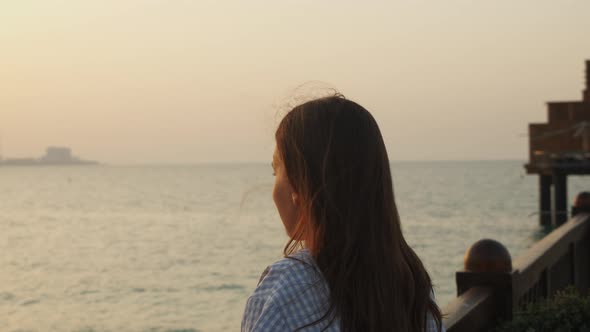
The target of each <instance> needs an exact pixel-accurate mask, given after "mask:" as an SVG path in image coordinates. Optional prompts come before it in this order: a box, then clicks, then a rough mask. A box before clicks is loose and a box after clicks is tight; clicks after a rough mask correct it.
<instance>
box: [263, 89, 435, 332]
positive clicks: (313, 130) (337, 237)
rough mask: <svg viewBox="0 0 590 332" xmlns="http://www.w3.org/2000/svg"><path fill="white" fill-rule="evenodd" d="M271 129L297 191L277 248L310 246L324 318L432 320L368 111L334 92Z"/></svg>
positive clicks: (401, 324) (405, 323) (356, 326)
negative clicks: (290, 222) (323, 285)
mask: <svg viewBox="0 0 590 332" xmlns="http://www.w3.org/2000/svg"><path fill="white" fill-rule="evenodd" d="M275 138H276V143H277V150H278V152H279V156H280V158H282V160H283V163H284V165H285V170H286V173H287V177H288V178H289V182H290V183H291V185H292V187H293V189H294V191H295V192H296V193H297V194H298V197H299V199H298V200H297V202H298V204H299V211H300V215H299V218H298V222H297V225H296V228H295V231H294V232H293V234H292V235H291V239H290V241H289V243H287V245H286V246H285V251H284V253H285V255H286V256H288V255H290V254H291V253H293V251H295V250H296V249H297V248H298V247H300V246H305V247H307V248H309V250H310V252H311V254H312V256H313V257H314V259H315V262H316V264H317V266H318V268H319V270H320V271H321V273H322V275H323V277H324V278H325V280H326V282H327V283H328V286H329V289H330V309H329V310H328V312H326V313H325V314H324V316H323V318H322V319H328V318H329V317H334V316H337V317H338V318H339V321H340V324H341V329H342V331H400V332H402V331H408V332H418V331H425V329H426V321H427V317H428V316H429V315H430V316H431V317H433V318H434V320H435V321H436V323H437V325H438V327H439V329H440V327H441V313H440V310H439V309H438V307H437V305H436V303H435V302H434V300H433V299H432V297H431V292H432V283H431V280H430V277H429V275H428V273H427V272H426V269H425V268H424V266H423V265H422V262H421V261H420V259H419V258H418V256H417V255H416V254H415V253H414V251H413V250H412V249H411V248H410V246H409V245H408V244H407V243H406V241H405V239H404V237H403V234H402V230H401V226H400V220H399V215H398V212H397V208H396V205H395V200H394V195H393V183H392V179H391V172H390V168H389V159H388V157H387V151H386V149H385V144H384V142H383V138H382V136H381V132H380V131H379V127H378V126H377V123H376V122H375V119H374V118H373V117H372V116H371V114H370V113H369V112H368V111H367V110H366V109H364V108H363V107H361V106H360V105H358V104H357V103H355V102H352V101H350V100H347V99H345V98H344V97H342V96H340V95H336V96H332V97H325V98H320V99H316V100H312V101H309V102H306V103H304V104H302V105H299V106H297V107H295V108H294V109H292V110H291V111H290V112H289V113H287V115H286V116H285V117H284V118H283V120H282V121H281V123H280V125H279V127H278V129H277V131H276V135H275ZM334 314H335V315H334ZM322 319H320V321H321V320H322ZM320 321H315V322H310V324H309V325H313V324H316V323H319V322H320Z"/></svg>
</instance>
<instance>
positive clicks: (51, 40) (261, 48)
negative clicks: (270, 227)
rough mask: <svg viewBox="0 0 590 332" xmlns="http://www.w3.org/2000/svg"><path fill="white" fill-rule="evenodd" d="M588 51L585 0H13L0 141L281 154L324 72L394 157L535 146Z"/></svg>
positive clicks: (26, 145)
mask: <svg viewBox="0 0 590 332" xmlns="http://www.w3.org/2000/svg"><path fill="white" fill-rule="evenodd" d="M589 58H590V1H588V0H578V1H567V0H559V1H555V0H553V1H548V0H518V1H514V0H496V1H473V0H469V1H467V0H465V1H459V0H445V1H438V0H432V1H351V0H340V1H328V0H326V1H322V0H313V1H307V0H289V1H284V0H268V1H259V0H247V1H246V0H244V1H239V2H238V1H231V2H230V1H223V0H214V1H188V0H184V1H182V0H176V1H175V0H167V1H164V0H161V1H150V0H141V1H140V0H101V1H96V0H92V1H83V0H71V1H58V0H38V1H29V0H0V131H1V133H2V134H1V136H2V140H3V143H2V145H3V148H2V150H3V154H4V156H9V157H24V156H39V155H41V154H42V153H43V150H44V148H45V146H47V145H65V146H70V147H72V148H73V149H74V152H75V153H76V154H77V155H79V156H81V157H84V158H88V159H96V160H101V161H104V162H110V163H164V162H165V163H197V162H231V161H263V162H269V161H270V157H271V153H272V147H273V145H274V142H273V132H274V128H275V126H276V124H277V122H278V118H277V114H280V112H281V111H284V109H285V107H287V105H288V104H289V103H288V100H289V99H290V98H291V97H292V96H294V95H295V96H296V95H300V94H302V93H303V92H305V93H310V94H311V93H312V92H313V89H310V88H306V89H303V90H301V89H297V87H298V86H300V85H301V84H305V83H306V82H310V81H320V82H325V83H322V84H317V83H316V84H311V85H312V86H317V85H319V86H333V87H335V88H337V89H338V90H339V91H340V92H342V93H343V94H344V95H345V96H347V97H348V98H350V99H352V100H355V101H357V102H359V103H360V104H361V105H363V106H365V107H366V108H367V109H369V111H371V112H372V113H373V115H374V116H375V118H376V119H377V121H378V123H379V124H380V126H381V129H382V132H383V135H384V136H385V140H386V144H387V147H388V151H389V154H390V158H391V159H392V160H438V159H444V160H446V159H506V158H509V159H525V158H526V156H527V144H528V141H527V138H526V137H524V136H523V135H524V134H526V132H527V125H528V123H529V122H542V121H545V119H546V109H545V102H546V101H550V100H577V99H580V98H581V91H582V90H583V85H584V76H583V69H584V60H585V59H589ZM309 85H310V84H308V85H307V86H309ZM307 90H311V92H306V91H307ZM302 91H303V92H302Z"/></svg>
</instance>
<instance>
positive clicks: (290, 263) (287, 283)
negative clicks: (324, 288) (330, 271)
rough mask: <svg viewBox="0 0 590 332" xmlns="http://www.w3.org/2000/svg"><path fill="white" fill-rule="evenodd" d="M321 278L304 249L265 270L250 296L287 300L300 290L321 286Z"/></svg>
mask: <svg viewBox="0 0 590 332" xmlns="http://www.w3.org/2000/svg"><path fill="white" fill-rule="evenodd" d="M322 283H323V278H322V276H321V273H320V271H319V269H318V268H317V266H316V265H315V263H314V261H313V258H312V257H311V255H310V254H309V251H308V250H306V249H303V250H300V251H298V252H296V253H294V254H292V255H289V256H287V257H284V258H282V259H280V260H278V261H276V262H275V263H273V264H271V265H270V266H268V267H267V268H266V270H265V271H264V272H263V273H262V276H261V277H260V281H259V282H258V286H257V287H256V290H255V291H254V294H252V296H254V297H258V296H262V297H273V298H276V300H280V299H282V298H287V299H289V298H290V296H289V295H294V294H297V293H298V292H299V291H300V290H301V289H303V288H305V289H308V288H309V287H310V286H313V285H317V284H322Z"/></svg>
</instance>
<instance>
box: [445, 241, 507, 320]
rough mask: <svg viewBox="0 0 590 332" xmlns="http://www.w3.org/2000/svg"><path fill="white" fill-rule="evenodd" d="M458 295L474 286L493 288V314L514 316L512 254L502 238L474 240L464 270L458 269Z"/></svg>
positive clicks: (503, 316)
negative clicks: (502, 242)
mask: <svg viewBox="0 0 590 332" xmlns="http://www.w3.org/2000/svg"><path fill="white" fill-rule="evenodd" d="M455 276H456V280H457V295H461V294H463V293H464V292H466V291H467V290H469V289H470V288H472V287H491V288H492V289H494V303H495V308H494V310H493V311H494V316H495V317H496V318H503V319H512V310H513V307H514V304H513V301H514V299H513V297H512V294H513V293H512V287H513V283H514V281H513V273H512V258H511V257H510V253H509V252H508V249H506V247H504V245H502V244H501V243H500V242H498V241H496V240H491V239H483V240H479V241H477V242H475V243H474V244H473V245H472V246H471V247H470V248H469V249H467V252H466V253H465V260H464V271H458V272H457V273H456V275H455Z"/></svg>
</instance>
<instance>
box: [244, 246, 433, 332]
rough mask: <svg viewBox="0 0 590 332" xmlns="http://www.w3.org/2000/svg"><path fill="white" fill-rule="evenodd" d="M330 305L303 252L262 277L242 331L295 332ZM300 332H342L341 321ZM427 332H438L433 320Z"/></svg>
mask: <svg viewBox="0 0 590 332" xmlns="http://www.w3.org/2000/svg"><path fill="white" fill-rule="evenodd" d="M329 303H330V299H329V288H328V285H327V283H326V281H325V280H324V279H323V277H322V275H321V273H320V272H319V270H318V268H317V266H316V265H315V263H314V261H313V259H312V257H311V255H310V254H309V251H308V250H306V249H304V250H300V251H298V252H297V253H295V254H293V255H291V256H290V257H288V258H283V259H281V260H279V261H278V262H276V263H274V264H272V265H271V266H269V267H268V268H266V270H265V271H264V273H262V277H260V281H259V283H258V287H256V290H255V291H254V293H253V294H252V295H251V296H250V297H249V298H248V302H247V303H246V309H245V312H244V318H243V319H242V331H247V332H250V331H295V330H297V329H298V328H301V327H303V326H305V325H307V324H309V323H312V322H315V321H316V320H318V319H320V318H322V316H323V315H324V314H325V313H326V312H327V310H328V307H329ZM326 327H327V328H326ZM301 331H328V332H339V331H340V321H339V319H338V317H335V316H330V317H328V318H327V319H324V320H322V321H320V322H319V323H318V324H315V325H311V326H308V327H307V328H305V329H302V330H301ZM442 331H443V332H444V328H443V330H442ZM426 332H438V330H437V329H436V323H435V321H434V319H432V318H429V319H428V321H427V327H426Z"/></svg>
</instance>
